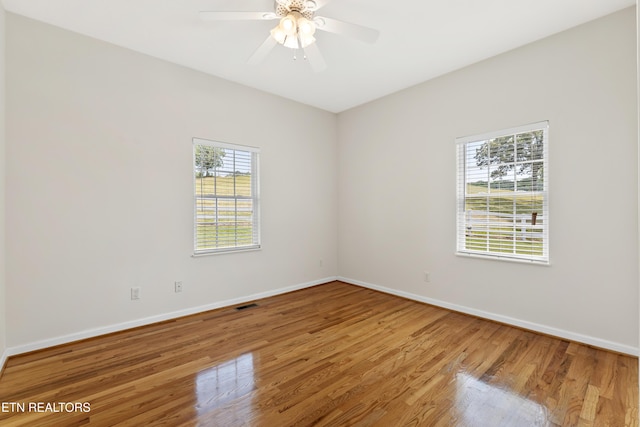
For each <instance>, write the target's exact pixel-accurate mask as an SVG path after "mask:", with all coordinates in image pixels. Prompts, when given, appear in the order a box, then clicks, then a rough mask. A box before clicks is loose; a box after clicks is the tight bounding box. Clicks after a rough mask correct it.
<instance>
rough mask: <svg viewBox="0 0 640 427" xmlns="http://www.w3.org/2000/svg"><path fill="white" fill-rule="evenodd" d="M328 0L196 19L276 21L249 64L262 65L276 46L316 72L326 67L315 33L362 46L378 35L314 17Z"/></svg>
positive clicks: (284, 1)
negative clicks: (277, 21)
mask: <svg viewBox="0 0 640 427" xmlns="http://www.w3.org/2000/svg"><path fill="white" fill-rule="evenodd" d="M328 2H329V0H275V3H274V10H273V11H266V12H232V11H203V12H200V18H201V19H202V20H205V21H244V20H255V21H271V20H279V23H278V25H276V26H275V27H274V28H273V29H272V30H271V33H270V34H269V36H268V37H267V39H266V40H265V41H264V42H263V43H262V44H261V45H260V47H258V48H257V49H256V51H255V52H254V53H253V55H251V57H250V58H249V61H248V62H249V64H251V65H256V64H259V63H260V62H262V61H263V60H264V59H265V58H266V57H267V55H268V54H269V52H271V50H272V49H273V48H274V47H275V46H276V45H278V44H280V45H282V46H285V47H287V48H290V49H293V51H294V56H293V58H294V59H296V58H297V52H298V51H299V50H302V52H303V56H302V57H303V58H304V59H306V60H308V61H309V64H311V67H312V68H313V70H314V71H316V72H320V71H322V70H324V69H325V68H326V67H327V64H326V63H325V61H324V58H323V57H322V54H321V53H320V50H319V49H318V46H317V45H316V44H315V41H316V39H315V37H314V34H315V32H316V30H321V31H327V32H329V33H334V34H340V35H345V36H348V37H351V38H353V39H356V40H360V41H363V42H365V43H374V42H375V41H376V40H377V39H378V35H379V32H378V31H377V30H374V29H372V28H367V27H363V26H360V25H357V24H352V23H348V22H343V21H339V20H337V19H333V18H327V17H324V16H318V15H316V12H317V11H318V10H319V9H320V8H321V7H323V6H324V5H325V4H326V3H328Z"/></svg>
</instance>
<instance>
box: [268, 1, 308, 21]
mask: <svg viewBox="0 0 640 427" xmlns="http://www.w3.org/2000/svg"><path fill="white" fill-rule="evenodd" d="M315 7H316V2H314V1H309V0H288V1H276V4H275V8H276V15H277V16H279V17H280V18H284V17H285V16H287V15H288V14H289V13H291V12H298V13H299V14H300V15H302V16H304V17H305V18H306V19H308V20H312V19H313V15H314V10H315Z"/></svg>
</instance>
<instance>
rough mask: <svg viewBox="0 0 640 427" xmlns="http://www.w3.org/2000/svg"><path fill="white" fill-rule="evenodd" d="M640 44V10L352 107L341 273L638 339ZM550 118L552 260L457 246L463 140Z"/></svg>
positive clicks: (595, 333)
mask: <svg viewBox="0 0 640 427" xmlns="http://www.w3.org/2000/svg"><path fill="white" fill-rule="evenodd" d="M635 41H636V26H635V8H630V9H626V10H623V11H621V12H619V13H615V14H613V15H610V16H608V17H605V18H603V19H599V20H597V21H594V22H591V23H588V24H586V25H583V26H580V27H577V28H574V29H571V30H569V31H566V32H563V33H560V34H557V35H555V36H552V37H550V38H547V39H544V40H542V41H539V42H536V43H533V44H530V45H528V46H525V47H522V48H519V49H516V50H514V51H511V52H508V53H506V54H503V55H500V56H498V57H494V58H492V59H489V60H486V61H484V62H481V63H478V64H475V65H473V66H470V67H468V68H465V69H462V70H459V71H456V72H454V73H451V74H448V75H446V76H443V77H441V78H437V79H434V80H432V81H429V82H426V83H424V84H421V85H418V86H415V87H413V88H410V89H408V90H405V91H402V92H400V93H396V94H394V95H391V96H388V97H385V98H383V99H380V100H378V101H375V102H372V103H369V104H366V105H364V106H361V107H359V108H355V109H353V110H351V111H348V112H345V113H343V114H341V115H340V116H339V138H340V141H339V170H340V174H339V182H340V189H339V202H338V206H339V212H340V214H339V233H338V235H339V243H338V247H339V253H340V255H339V271H340V275H341V276H343V277H344V278H347V279H349V280H351V281H354V282H356V283H360V284H364V285H367V286H372V287H377V288H380V289H385V290H391V291H392V292H394V293H398V294H402V295H405V296H410V297H414V298H417V299H422V300H424V301H428V302H435V303H438V304H441V305H445V306H448V307H452V308H455V309H459V310H462V311H467V312H470V313H473V314H480V315H483V316H487V317H491V318H494V319H497V320H502V321H509V322H510V323H514V324H518V325H520V326H524V327H529V328H532V329H537V330H541V331H544V332H548V333H553V334H556V335H560V336H565V337H569V338H574V339H579V340H581V341H587V342H590V343H593V344H595V345H604V346H609V347H611V348H616V349H619V350H620V351H629V352H634V351H637V346H638V239H637V235H638V233H637V231H638V196H637V194H638V191H637V182H638V179H637V171H638V139H637V106H636V84H637V77H636V43H635ZM542 120H549V123H550V131H549V135H550V137H549V138H550V143H549V149H550V159H549V163H550V171H549V177H550V183H549V186H550V187H549V188H550V230H551V236H550V256H551V265H550V266H548V267H546V266H534V265H527V264H520V263H510V262H504V261H490V260H483V259H468V258H462V257H458V256H456V255H455V254H454V253H455V250H456V247H455V239H456V224H455V220H456V210H455V209H456V159H455V147H454V139H455V138H456V137H460V136H467V135H471V134H477V133H483V132H488V131H493V130H499V129H504V128H509V127H513V126H518V125H523V124H528V123H533V122H538V121H542ZM424 271H429V272H430V273H431V282H430V283H425V282H424V280H423V272H424Z"/></svg>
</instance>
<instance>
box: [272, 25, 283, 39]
mask: <svg viewBox="0 0 640 427" xmlns="http://www.w3.org/2000/svg"><path fill="white" fill-rule="evenodd" d="M271 37H273V39H274V40H275V41H277V42H278V43H280V44H284V41H285V40H286V39H287V35H286V34H285V33H284V31H282V28H280V25H278V26H277V27H275V28H274V29H273V30H271Z"/></svg>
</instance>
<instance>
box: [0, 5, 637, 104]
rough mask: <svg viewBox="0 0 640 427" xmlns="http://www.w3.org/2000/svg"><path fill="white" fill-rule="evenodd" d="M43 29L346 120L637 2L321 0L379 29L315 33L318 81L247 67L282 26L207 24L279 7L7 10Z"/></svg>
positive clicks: (281, 50) (300, 68) (276, 62)
mask: <svg viewBox="0 0 640 427" xmlns="http://www.w3.org/2000/svg"><path fill="white" fill-rule="evenodd" d="M2 2H3V4H4V7H5V9H6V10H7V11H9V12H13V13H16V14H20V15H24V16H27V17H30V18H33V19H37V20H40V21H44V22H47V23H50V24H53V25H56V26H59V27H62V28H66V29H69V30H71V31H75V32H78V33H81V34H86V35H88V36H91V37H95V38H97V39H101V40H105V41H107V42H110V43H113V44H116V45H119V46H124V47H127V48H130V49H133V50H135V51H138V52H142V53H145V54H148V55H151V56H154V57H157V58H161V59H164V60H167V61H171V62H174V63H177V64H181V65H184V66H186V67H190V68H193V69H196V70H200V71H203V72H205V73H209V74H212V75H215V76H218V77H222V78H224V79H227V80H231V81H234V82H237V83H241V84H243V85H247V86H250V87H254V88H257V89H261V90H263V91H266V92H270V93H273V94H276V95H280V96H283V97H285V98H289V99H292V100H295V101H299V102H302V103H304V104H309V105H313V106H315V107H318V108H322V109H325V110H328V111H331V112H340V111H344V110H346V109H349V108H351V107H354V106H357V105H360V104H363V103H366V102H368V101H371V100H373V99H376V98H379V97H382V96H384V95H387V94H389V93H393V92H396V91H398V90H400V89H404V88H406V87H409V86H413V85H415V84H417V83H420V82H423V81H426V80H429V79H431V78H434V77H437V76H439V75H442V74H445V73H447V72H450V71H453V70H455V69H458V68H461V67H464V66H466V65H469V64H472V63H474V62H477V61H480V60H483V59H485V58H489V57H491V56H494V55H497V54H499V53H502V52H505V51H508V50H510V49H513V48H516V47H518V46H522V45H524V44H526V43H530V42H532V41H535V40H538V39H541V38H543V37H546V36H548V35H551V34H554V33H557V32H560V31H562V30H565V29H568V28H571V27H573V26H576V25H579V24H581V23H584V22H587V21H590V20H593V19H596V18H598V17H601V16H604V15H607V14H609V13H612V12H615V11H617V10H620V9H623V8H626V7H629V6H632V5H634V4H635V3H636V2H635V0H405V1H398V0H387V1H385V0H331V1H328V0H322V2H323V3H325V2H326V5H325V6H324V7H323V8H322V9H320V11H318V13H317V15H322V16H327V17H331V18H336V19H339V20H342V21H347V22H352V23H356V24H359V25H362V26H367V27H372V28H375V29H378V30H379V31H380V37H379V39H378V41H377V42H376V43H375V44H373V45H368V44H365V43H362V42H360V41H356V40H351V39H349V38H346V37H341V36H338V35H335V34H331V33H326V32H318V33H316V39H317V45H318V47H319V49H320V50H321V52H322V54H323V56H324V58H325V61H326V63H327V65H328V68H327V69H326V70H325V71H322V72H320V73H314V72H313V71H312V70H311V67H310V66H309V64H307V63H306V62H305V61H304V60H297V61H293V59H292V51H291V50H289V49H287V48H285V47H282V46H276V48H274V50H273V51H272V52H271V53H270V55H269V56H268V57H267V59H266V60H265V61H264V62H262V63H261V64H260V65H257V66H251V65H248V64H247V63H246V61H247V59H248V58H249V57H250V56H251V54H252V53H253V52H254V51H255V49H256V48H257V47H258V46H259V45H260V44H261V43H262V42H263V41H264V40H265V38H266V37H267V36H268V35H269V30H270V29H271V28H272V27H274V26H275V24H276V23H277V21H225V22H204V21H202V20H200V18H199V16H198V12H199V11H205V10H231V11H236V10H245V11H272V10H273V3H274V2H273V1H272V0H2Z"/></svg>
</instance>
